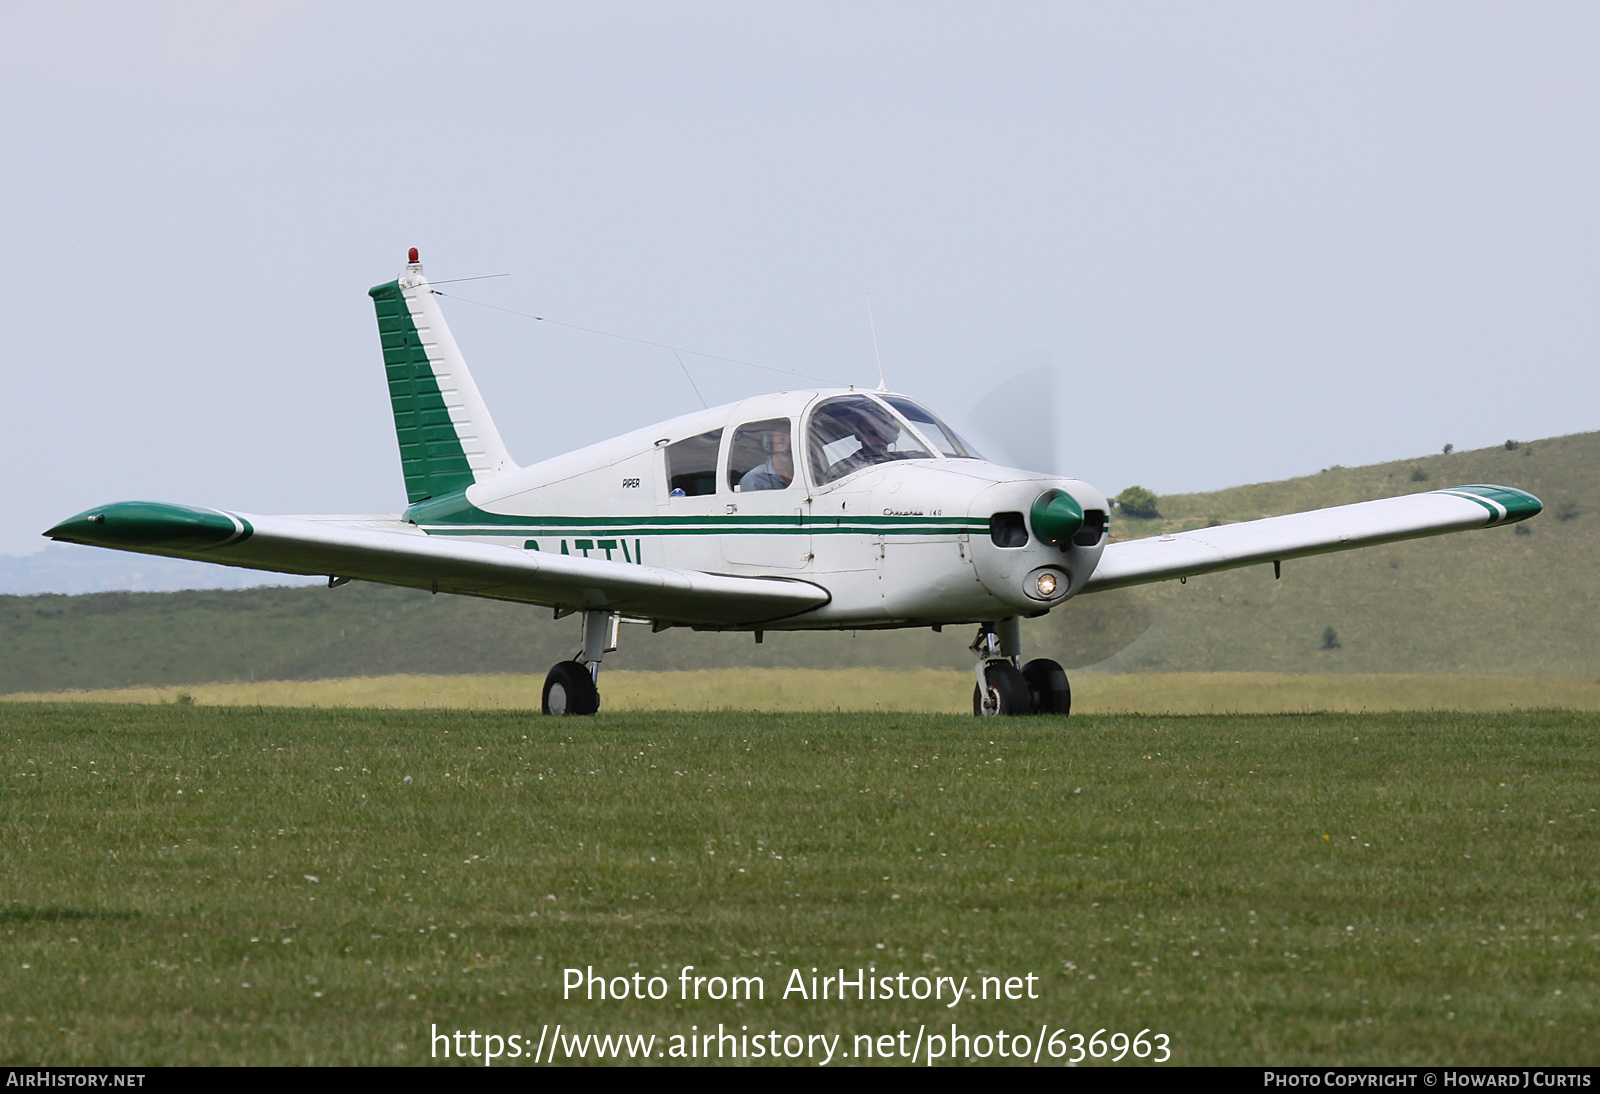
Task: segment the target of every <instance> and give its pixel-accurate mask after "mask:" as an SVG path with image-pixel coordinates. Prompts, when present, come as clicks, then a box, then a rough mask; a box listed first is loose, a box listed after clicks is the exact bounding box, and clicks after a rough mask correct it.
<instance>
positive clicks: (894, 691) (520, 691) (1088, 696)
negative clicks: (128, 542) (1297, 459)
mask: <svg viewBox="0 0 1600 1094" xmlns="http://www.w3.org/2000/svg"><path fill="white" fill-rule="evenodd" d="M972 687H973V676H972V673H971V671H970V670H969V671H967V672H957V671H953V670H949V669H944V670H941V669H922V670H920V671H916V672H907V671H897V670H894V669H868V668H855V669H827V670H823V669H755V668H742V669H701V670H700V671H698V672H631V671H628V670H622V671H616V672H614V671H611V670H607V671H605V672H604V673H602V674H601V677H600V691H601V706H602V707H603V708H604V709H605V710H607V711H624V710H627V711H642V710H657V711H666V710H678V711H726V710H738V711H766V712H799V711H867V712H874V713H876V712H901V713H922V714H964V713H966V712H968V711H970V710H971V709H972V707H971V702H972V699H971V696H972ZM543 690H544V677H543V676H541V675H531V674H527V673H523V674H510V673H505V674H478V675H462V676H357V677H343V678H337V679H331V680H264V681H261V682H259V683H251V684H188V685H182V686H177V687H146V688H112V689H107V690H103V691H78V692H56V693H48V692H47V693H29V692H22V693H19V694H14V695H5V696H0V702H7V703H14V702H73V703H158V704H159V703H195V704H199V705H201V706H274V707H386V708H399V709H406V710H413V709H427V708H441V707H442V708H448V709H453V710H505V709H514V710H530V709H537V708H538V706H539V703H540V700H541V698H542V695H543ZM1072 693H1073V694H1072V704H1073V710H1075V711H1076V712H1078V713H1080V714H1300V713H1305V712H1309V711H1339V712H1345V713H1354V714H1359V713H1365V712H1380V711H1394V710H1461V711H1468V710H1477V711H1489V710H1539V709H1545V710H1556V709H1559V710H1590V711H1593V710H1600V678H1595V677H1589V676H1495V675H1492V674H1487V673H1485V674H1480V675H1452V674H1446V673H1437V674H1418V675H1403V674H1399V673H1370V674H1354V673H1352V674H1346V675H1338V676H1334V675H1312V674H1307V673H1270V672H1219V673H1157V672H1151V673H1127V674H1120V675H1112V674H1107V673H1074V674H1073V676H1072Z"/></svg>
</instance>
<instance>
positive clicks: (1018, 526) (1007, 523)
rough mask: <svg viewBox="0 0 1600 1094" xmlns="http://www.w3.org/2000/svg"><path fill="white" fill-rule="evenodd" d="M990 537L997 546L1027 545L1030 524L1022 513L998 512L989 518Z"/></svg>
mask: <svg viewBox="0 0 1600 1094" xmlns="http://www.w3.org/2000/svg"><path fill="white" fill-rule="evenodd" d="M989 538H990V539H991V540H993V541H994V545H995V546H996V547H1026V546H1027V545H1028V525H1027V523H1026V522H1025V521H1023V519H1022V514H1021V513H996V514H995V515H994V516H992V517H990V518H989Z"/></svg>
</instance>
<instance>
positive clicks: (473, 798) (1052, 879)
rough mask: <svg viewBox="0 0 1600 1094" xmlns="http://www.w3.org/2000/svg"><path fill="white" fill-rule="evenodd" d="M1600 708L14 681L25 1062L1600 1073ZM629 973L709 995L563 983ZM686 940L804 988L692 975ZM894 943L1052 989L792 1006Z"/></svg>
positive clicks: (718, 967)
mask: <svg viewBox="0 0 1600 1094" xmlns="http://www.w3.org/2000/svg"><path fill="white" fill-rule="evenodd" d="M1595 723H1596V719H1595V717H1594V716H1593V715H1592V714H1587V713H1573V712H1537V711H1535V712H1515V713H1431V714H1425V713H1413V714H1384V715H1373V714H1366V715H1353V714H1316V715H1278V716H1245V717H1220V716H1191V717H1163V716H1110V715H1106V716H1089V717H1075V718H1073V719H1071V720H1070V721H1060V720H1055V719H1016V720H1004V721H998V722H984V723H975V722H974V721H973V719H971V718H970V716H969V717H950V716H938V715H917V714H834V713H810V714H805V713H800V714H784V715H758V714H749V713H711V714H704V713H628V712H614V713H610V714H602V715H601V716H599V717H598V718H595V719H585V720H582V721H576V720H561V721H553V720H547V719H539V718H535V717H530V716H528V715H527V714H526V713H525V712H522V711H515V710H504V711H494V710H483V711H459V710H456V711H449V710H374V709H337V710H319V709H274V708H265V707H263V708H252V707H205V706H198V705H170V704H169V705H164V706H156V705H123V706H111V705H97V704H84V703H80V704H26V703H12V704H5V705H0V750H3V753H4V762H5V767H4V771H5V774H6V779H5V783H4V785H5V788H6V789H5V795H6V797H5V808H4V809H3V810H0V855H3V856H4V864H3V867H4V878H5V885H4V890H3V902H0V932H3V933H0V968H3V969H4V970H5V975H3V976H0V1062H4V1063H7V1064H43V1063H50V1064H89V1063H97V1064H111V1063H127V1064H134V1063H137V1064H157V1063H209V1064H234V1063H349V1064H380V1063H381V1064H419V1063H425V1062H428V1061H429V1051H430V1050H429V1045H430V1040H429V1032H430V1028H431V1026H432V1025H433V1024H435V1023H436V1024H437V1025H438V1026H439V1027H440V1028H442V1029H445V1030H455V1029H458V1028H459V1029H462V1030H469V1029H471V1030H477V1031H479V1032H480V1033H484V1032H492V1033H498V1034H501V1035H507V1034H518V1035H521V1036H532V1037H535V1038H536V1037H537V1036H538V1035H539V1032H540V1029H541V1027H542V1026H543V1025H544V1024H545V1023H552V1024H553V1023H556V1022H560V1023H562V1024H563V1026H564V1028H565V1030H566V1031H568V1032H569V1033H642V1034H652V1033H653V1034H658V1035H661V1036H670V1035H673V1034H681V1033H688V1032H689V1027H690V1026H698V1027H699V1030H700V1031H704V1030H706V1029H707V1028H713V1029H714V1028H715V1027H716V1026H717V1024H718V1023H723V1024H725V1025H728V1026H731V1027H734V1028H738V1027H741V1026H748V1027H750V1031H751V1032H763V1033H764V1032H766V1031H767V1030H769V1029H775V1030H777V1031H779V1033H780V1034H791V1033H793V1034H811V1033H828V1034H834V1033H838V1034H844V1035H845V1038H844V1040H843V1042H842V1047H843V1051H846V1052H848V1051H851V1049H852V1046H853V1045H854V1042H853V1041H852V1040H851V1035H854V1034H887V1033H895V1032H898V1031H900V1030H908V1031H910V1033H911V1034H913V1035H914V1034H915V1032H916V1030H917V1029H918V1027H919V1026H920V1025H923V1024H927V1025H928V1026H930V1027H933V1028H945V1027H947V1026H948V1024H949V1023H950V1022H951V1021H952V1020H953V1021H956V1022H958V1023H960V1025H961V1027H962V1030H963V1032H966V1033H969V1034H972V1033H982V1032H989V1033H993V1032H995V1031H997V1030H1000V1029H1006V1030H1008V1031H1010V1032H1012V1033H1016V1032H1023V1031H1025V1032H1028V1033H1030V1034H1031V1035H1037V1033H1038V1030H1039V1028H1040V1026H1041V1025H1045V1026H1046V1027H1047V1028H1049V1029H1052V1030H1053V1029H1064V1030H1066V1031H1068V1032H1073V1031H1081V1032H1083V1033H1084V1034H1091V1033H1093V1032H1094V1031H1095V1030H1097V1029H1101V1028H1104V1029H1107V1030H1109V1031H1125V1032H1127V1033H1129V1034H1132V1033H1136V1032H1138V1031H1139V1030H1144V1029H1148V1030H1151V1031H1154V1032H1157V1033H1165V1034H1167V1035H1168V1036H1169V1037H1170V1038H1171V1047H1172V1051H1173V1062H1174V1063H1189V1064H1199V1063H1264V1062H1274V1063H1285V1064H1288V1063H1306V1064H1312V1063H1316V1064H1322V1063H1378V1064H1420V1063H1446V1062H1448V1063H1456V1064H1468V1063H1478V1064H1516V1063H1566V1064H1591V1065H1592V1064H1594V1063H1596V1062H1597V1057H1600V1050H1597V1049H1596V1047H1595V1046H1596V1037H1595V1035H1594V1032H1593V1031H1594V1030H1596V1028H1597V1026H1596V1023H1597V1021H1600V1013H1597V1011H1596V1006H1597V1003H1600V983H1597V977H1596V972H1597V971H1600V970H1597V965H1600V924H1597V923H1596V921H1595V917H1596V916H1597V915H1600V909H1597V900H1596V897H1597V891H1596V890H1597V882H1596V878H1597V877H1600V841H1597V838H1596V837H1597V827H1596V826H1597V818H1600V813H1596V811H1595V809H1596V806H1597V805H1600V793H1597V791H1600V741H1597V737H1596V733H1595V727H1596V726H1595ZM588 965H593V966H596V967H597V968H599V969H601V970H603V971H604V972H605V973H606V974H607V975H615V974H623V975H626V974H630V973H632V972H636V971H637V972H640V973H645V974H650V973H659V974H660V975H662V976H665V977H669V978H671V981H670V982H671V984H672V987H673V993H674V995H673V996H672V997H669V998H668V999H667V1000H664V1001H662V1002H644V1003H640V1002H615V1001H608V1002H604V1003H602V1002H586V1001H583V1000H579V999H573V1000H569V1001H563V1000H562V998H561V990H560V987H561V983H562V973H561V970H562V969H563V968H565V967H569V966H576V967H583V966H588ZM684 965H694V966H696V967H697V969H698V970H699V971H700V972H701V973H702V974H706V975H723V976H729V975H742V976H762V977H764V979H765V983H766V987H767V997H766V999H765V1000H764V1001H751V1002H748V1003H744V1004H743V1005H735V1004H734V1003H732V1002H708V1001H700V1002H693V1001H691V1002H686V1003H684V1002H678V1001H676V999H675V995H676V991H677V987H678V981H677V975H678V970H679V969H680V968H681V967H682V966H684ZM868 965H872V966H874V967H875V968H876V970H877V971H878V973H879V974H892V973H899V972H901V971H905V972H907V973H920V974H928V975H952V974H953V975H955V976H958V977H960V976H971V977H973V978H974V980H973V983H974V985H976V983H977V979H976V978H977V977H978V976H980V975H984V974H989V975H1003V976H1018V977H1023V976H1027V975H1029V974H1032V975H1035V976H1037V977H1038V978H1039V979H1038V981H1036V983H1037V985H1038V992H1039V995H1040V998H1039V999H1037V1000H1033V1001H1029V1000H1026V999H1024V1000H1021V1001H1016V1002H1011V1001H1001V1002H995V1001H978V1000H966V1001H964V1002H963V1003H962V1004H961V1005H960V1006H958V1007H957V1008H956V1009H955V1010H953V1011H952V1010H949V1009H945V1008H944V1007H943V1006H940V1005H937V1004H933V1003H931V1002H924V1003H918V1002H886V1001H877V1002H874V1001H870V1000H869V1001H867V1002H861V1003H858V1002H855V1001H849V1002H845V1003H839V1002H837V1001H836V1000H829V1001H826V1002H801V1001H798V1000H794V999H791V1000H788V1001H784V1000H781V999H779V998H776V996H778V995H780V994H781V988H782V986H783V985H784V983H785V982H786V981H787V978H788V976H789V975H790V974H791V972H792V970H794V969H796V968H798V969H800V970H802V972H803V973H804V974H805V975H806V976H809V970H810V969H811V968H812V967H817V968H819V969H821V970H824V971H833V970H836V969H838V968H840V967H843V968H844V969H846V970H854V969H856V968H860V967H864V966H868ZM936 970H937V971H936ZM846 1062H861V1061H858V1060H856V1059H849V1060H847V1061H846ZM991 1062H994V1061H992V1060H991Z"/></svg>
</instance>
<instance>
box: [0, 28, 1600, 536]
mask: <svg viewBox="0 0 1600 1094" xmlns="http://www.w3.org/2000/svg"><path fill="white" fill-rule="evenodd" d="M0 13H3V14H0V89H3V90H0V94H3V96H4V103H5V109H4V110H3V111H0V142H3V143H0V148H3V149H4V152H3V155H0V187H3V194H4V202H3V204H0V226H3V232H0V245H3V255H4V259H5V262H6V266H7V276H6V279H5V280H6V283H7V291H8V293H9V294H10V297H11V301H10V305H9V307H8V308H7V309H6V314H7V322H6V324H5V327H6V332H5V338H4V340H3V342H0V345H3V346H4V349H3V351H0V352H3V354H4V358H3V360H4V377H5V391H6V395H5V398H4V402H3V404H0V405H3V406H4V407H5V409H6V414H5V428H4V429H3V430H0V445H3V446H4V458H5V462H6V465H7V466H8V467H10V468H11V474H10V475H8V476H7V480H8V481H7V489H8V494H9V497H8V504H7V506H6V516H5V518H4V520H3V521H0V552H13V553H21V552H28V551H32V550H35V549H37V548H38V547H39V546H41V545H42V542H43V541H42V540H40V539H39V535H38V534H39V532H40V531H42V530H43V529H44V528H46V527H47V526H49V525H50V524H52V523H54V522H55V521H57V520H59V519H61V518H63V517H66V516H68V515H70V514H72V513H75V512H77V511H79V510H82V509H84V508H87V507H89V506H92V505H95V504H99V503H103V502H107V501H112V500H121V499H131V498H149V499H156V500H164V501H175V502H187V503H196V504H203V505H218V506H224V507H227V508H233V509H241V510H246V511H252V512H265V513H271V512H374V511H390V512H392V511H396V510H398V509H399V508H400V507H401V506H403V504H404V491H403V489H402V484H401V478H400V471H399V459H398V456H397V453H396V446H395V439H394V433H393V425H392V419H391V418H390V416H389V410H388V401H387V396H386V391H385V388H384V383H383V372H382V365H381V358H380V355H379V350H378V342H377V334H376V328H375V323H374V319H373V315H372V309H371V303H370V301H369V300H368V299H367V297H366V295H365V290H366V289H367V288H368V287H369V286H370V285H373V284H377V283H379V282H382V281H387V280H390V279H391V278H393V277H394V276H395V275H396V273H397V272H398V270H399V268H400V266H401V265H402V264H403V262H404V256H405V251H406V248H408V247H411V246H417V247H420V248H421V250H422V255H423V260H424V262H425V264H426V268H427V273H428V275H429V276H430V277H432V278H434V279H445V278H463V277H472V276H476V275H483V274H496V273H509V274H510V275H511V276H510V277H506V278H500V279H496V280H487V281H478V282H467V283H463V284H459V285H454V286H442V288H443V289H444V290H445V291H447V292H451V293H452V296H453V297H454V298H453V299H447V300H446V301H445V302H444V303H445V307H446V314H447V315H448V316H449V318H450V321H451V323H452V326H453V327H454V329H455V332H456V336H457V339H458V340H459V341H460V343H461V344H462V347H463V349H464V350H465V352H466V355H467V359H468V361H469V362H470V364H471V366H472V368H473V371H474V373H475V375H476V377H477V380H478V384H479V386H480V388H481V389H482V391H483V393H484V396H485V397H486V399H487V400H488V402H489V405H490V407H491V409H492V410H493V412H494V414H495V417H496V420H497V423H498V424H499V427H500V430H501V432H502V434H503V435H504V437H505V439H506V442H507V444H508V445H509V446H510V448H511V451H512V454H513V455H514V456H515V457H516V458H517V459H518V460H519V461H520V462H522V463H532V462H534V461H536V460H539V459H542V458H545V457H548V456H551V455H555V454H557V453H560V452H562V451H565V450H567V449H570V448H573V447H577V446H579V445H582V444H585V443H588V442H592V441H595V440H599V439H602V438H604V437H606V436H610V435H612V434H615V433H620V432H623V431H626V430H630V429H634V428H637V427H640V426H643V425H646V424H649V423H651V422H653V421H657V420H660V419H663V418H667V417H671V416H673V415H676V414H680V413H684V412H687V411H689V410H692V409H695V408H697V407H698V405H699V403H698V401H697V399H696V397H695V394H694V391H693V390H692V389H691V387H690V386H689V384H688V382H687V381H686V380H685V378H684V375H683V372H682V370H681V369H680V368H679V365H678V362H677V360H676V359H675V358H674V357H673V355H672V354H671V353H669V352H666V351H664V350H659V349H653V348H650V347H648V346H643V345H639V344H636V343H630V342H624V341H619V340H615V339H610V338H604V337H598V336H595V335H592V334H586V333H582V332H579V331H575V330H571V329H568V328H562V327H555V326H551V325H550V324H547V323H538V322H534V321H532V320H529V319H524V318H520V317H517V316H514V315H510V314H508V313H506V312H503V311H494V310H490V309H487V308H483V307H477V306H473V305H472V304H469V303H467V300H473V301H479V302H483V303H488V304H494V305H497V306H499V307H502V308H509V309H513V310H515V311H525V312H530V313H535V314H538V315H543V316H549V317H551V318H553V319H558V320H561V321H564V322H566V323H571V324H576V325H579V326H584V327H591V328H596V329H600V330H605V331H611V332H616V333H621V334H626V335H630V336H634V337H638V338H642V339H646V340H649V341H655V342H663V343H670V344H673V345H678V346H683V347H687V348H689V349H691V350H697V351H700V352H703V353H707V354H714V355H720V356H724V357H732V358H738V359H741V360H746V361H754V362H760V363H764V364H767V365H771V366H774V367H777V368H785V369H794V370H798V371H801V372H806V373H811V374H815V375H818V376H823V377H828V378H830V379H837V380H842V381H846V382H857V383H862V384H868V385H870V384H872V383H875V382H876V369H875V365H874V363H873V352H872V339H871V333H870V331H869V328H868V324H867V314H866V306H865V302H864V297H863V294H864V293H866V292H869V291H870V292H871V294H872V303H873V307H874V310H875V312H876V316H877V326H878V335H879V338H880V341H881V343H882V350H883V360H884V365H885V368H886V370H887V373H888V379H889V382H890V384H891V385H892V386H893V387H895V388H896V389H898V390H902V391H906V392H908V393H910V394H912V395H915V396H917V397H919V398H922V399H923V400H924V401H926V402H927V403H929V404H930V405H932V406H933V407H935V408H936V409H939V410H941V411H942V412H943V413H945V414H947V415H948V416H950V417H951V418H953V419H955V420H957V421H960V420H961V419H962V418H963V416H964V412H965V408H966V406H968V405H970V403H971V401H972V400H973V399H975V398H976V397H977V396H978V395H981V394H982V392H983V391H984V390H986V388H985V385H986V384H987V383H990V382H992V381H993V379H994V378H996V377H998V376H999V375H1001V374H1003V373H1004V372H1005V371H1006V370H1008V369H1015V368H1016V367H1019V366H1018V363H1019V362H1020V363H1028V364H1030V365H1031V364H1033V363H1036V362H1038V361H1039V360H1042V359H1045V358H1047V357H1048V358H1049V359H1051V360H1053V361H1054V362H1055V363H1056V365H1057V366H1058V368H1059V369H1060V376H1061V382H1060V384H1059V385H1058V387H1057V391H1056V398H1055V403H1056V412H1057V415H1058V421H1059V433H1060V446H1059V450H1060V462H1061V464H1062V466H1063V468H1064V469H1065V470H1067V471H1069V472H1071V473H1073V474H1076V475H1078V476H1080V477H1082V478H1085V479H1088V480H1089V481H1091V482H1093V483H1095V484H1097V485H1099V486H1100V487H1101V488H1103V489H1105V490H1107V491H1109V492H1113V493H1114V492H1116V491H1118V490H1121V489H1122V488H1123V487H1125V486H1127V485H1129V484H1130V483H1135V482H1137V483H1142V484H1143V485H1145V486H1147V487H1150V488H1152V489H1154V490H1156V491H1158V492H1161V493H1169V492H1177V491H1189V490H1203V489H1211V488H1216V487H1223V486H1228V485H1233V484H1237V483H1243V482H1251V481H1259V480H1263V479H1276V478H1283V477H1286V476H1290V475H1296V474H1303V473H1307V472H1313V471H1316V470H1318V469H1319V468H1322V467H1326V466H1329V465H1331V464H1335V463H1340V464H1345V465H1356V464H1361V463H1369V462H1373V461H1378V460H1384V459H1392V458H1400V457H1404V456H1409V455H1416V454H1420V453H1425V452H1432V451H1437V450H1438V449H1439V448H1440V447H1441V446H1442V445H1444V444H1445V443H1446V442H1450V443H1454V444H1455V445H1456V446H1457V447H1458V448H1467V447H1479V446H1482V445H1487V444H1493V443H1498V442H1500V441H1502V440H1505V439H1506V438H1508V437H1515V438H1519V439H1533V438H1538V437H1545V436H1551V435H1556V434H1563V433H1572V432H1577V431H1584V430H1591V429H1595V428H1600V414H1597V407H1600V378H1597V369H1596V364H1597V349H1600V309H1597V307H1596V304H1597V290H1600V271H1597V264H1600V232H1597V218H1600V185H1597V182H1600V180H1597V177H1596V175H1597V166H1600V162H1597V161H1600V139H1597V133H1600V126H1597V121H1600V118H1597V113H1600V109H1597V108H1600V33H1597V31H1600V6H1596V5H1594V4H1592V3H1590V4H1549V3H1545V4H1539V3H1517V4H1511V3H1506V4H1471V3H1463V2H1460V0H1454V2H1451V3H1445V4H1403V3H1395V2H1392V0H1390V2H1384V3H1377V4H1355V3H1337V4H1320V5H1319V4H1282V3H1264V4H1222V3H1210V4H1194V3H1180V4H1137V3H1117V4H1106V3H1092V4H1071V3H1061V2H1056V3H1041V4H1027V3H1024V4H996V3H983V4H978V3H968V4H943V5H940V4H930V3H926V2H919V3H908V4H882V3H879V4H874V3H860V2H854V3H848V4H825V3H816V2H807V3H796V4H781V3H759V4H757V3H738V4H735V3H677V4H675V3H659V2H658V3H649V4H605V3H585V4H578V3H570V4H508V5H495V4H443V3H437V2H435V3H428V4H410V3H403V2H395V0H386V2H384V3H374V4H351V3H346V4H341V3H277V2H256V3H246V2H239V0H233V2H230V3H227V4H220V3H142V4H137V5H135V4H121V3H118V4H82V3H66V2H53V3H50V4H34V3H27V4H23V3H15V2H9V3H5V4H3V5H0ZM684 361H685V362H686V363H687V364H688V366H689V368H690V369H691V371H692V372H693V374H694V377H695V380H696V382H697V383H698V384H699V386H700V388H701V390H702V391H703V392H704V393H705V396H706V398H708V399H709V400H711V401H712V402H713V404H715V403H716V402H722V401H728V400H732V399H736V398H740V397H743V396H746V395H752V394H757V393H760V392H763V391H767V390H771V389H773V388H776V387H794V386H801V385H800V384H799V382H797V381H793V380H790V379H786V378H784V377H782V376H779V375H776V374H773V373H764V372H761V371H758V370H755V369H748V368H740V367H734V366H728V365H723V364H718V363H715V362H712V361H710V360H708V359H707V358H703V357H697V356H694V355H690V354H685V355H684ZM1019 420H1024V421H1026V420H1027V416H1026V414H1024V413H1023V412H1021V411H1019ZM1513 485H1514V484H1513Z"/></svg>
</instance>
